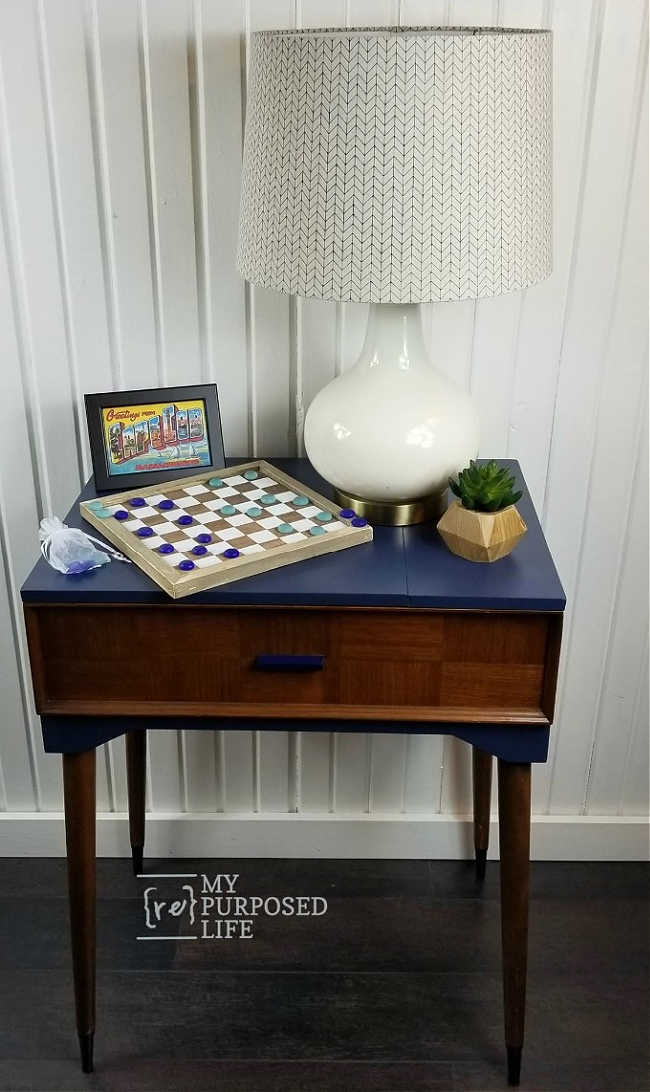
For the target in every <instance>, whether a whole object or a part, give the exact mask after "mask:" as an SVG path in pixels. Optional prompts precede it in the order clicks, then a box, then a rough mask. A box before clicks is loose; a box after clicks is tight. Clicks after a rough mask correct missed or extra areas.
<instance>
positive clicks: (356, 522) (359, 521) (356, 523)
mask: <svg viewBox="0 0 650 1092" xmlns="http://www.w3.org/2000/svg"><path fill="white" fill-rule="evenodd" d="M352 526H353V527H367V526H368V520H367V519H364V518H363V516H355V517H354V519H353V520H352Z"/></svg>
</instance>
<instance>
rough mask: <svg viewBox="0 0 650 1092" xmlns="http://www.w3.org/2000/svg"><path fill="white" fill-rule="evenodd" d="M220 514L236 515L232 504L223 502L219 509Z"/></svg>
mask: <svg viewBox="0 0 650 1092" xmlns="http://www.w3.org/2000/svg"><path fill="white" fill-rule="evenodd" d="M219 515H220V516H236V515H237V509H236V508H234V507H233V506H232V504H224V506H223V508H220V509H219Z"/></svg>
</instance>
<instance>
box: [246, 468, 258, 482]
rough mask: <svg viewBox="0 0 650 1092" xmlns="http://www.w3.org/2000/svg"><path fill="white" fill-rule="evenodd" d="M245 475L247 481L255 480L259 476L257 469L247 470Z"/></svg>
mask: <svg viewBox="0 0 650 1092" xmlns="http://www.w3.org/2000/svg"><path fill="white" fill-rule="evenodd" d="M244 477H245V478H246V481H249V482H254V481H255V479H256V477H257V470H245V471H244Z"/></svg>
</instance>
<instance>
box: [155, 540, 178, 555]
mask: <svg viewBox="0 0 650 1092" xmlns="http://www.w3.org/2000/svg"><path fill="white" fill-rule="evenodd" d="M158 553H159V554H175V553H176V550H175V549H174V547H173V546H172V544H171V542H163V544H162V546H159V547H158Z"/></svg>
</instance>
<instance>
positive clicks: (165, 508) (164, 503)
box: [158, 497, 176, 512]
mask: <svg viewBox="0 0 650 1092" xmlns="http://www.w3.org/2000/svg"><path fill="white" fill-rule="evenodd" d="M158 507H159V508H160V511H161V512H169V510H170V508H175V507H176V505H175V504H174V502H173V500H170V499H169V497H165V499H164V500H161V501H160V503H159V505H158Z"/></svg>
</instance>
